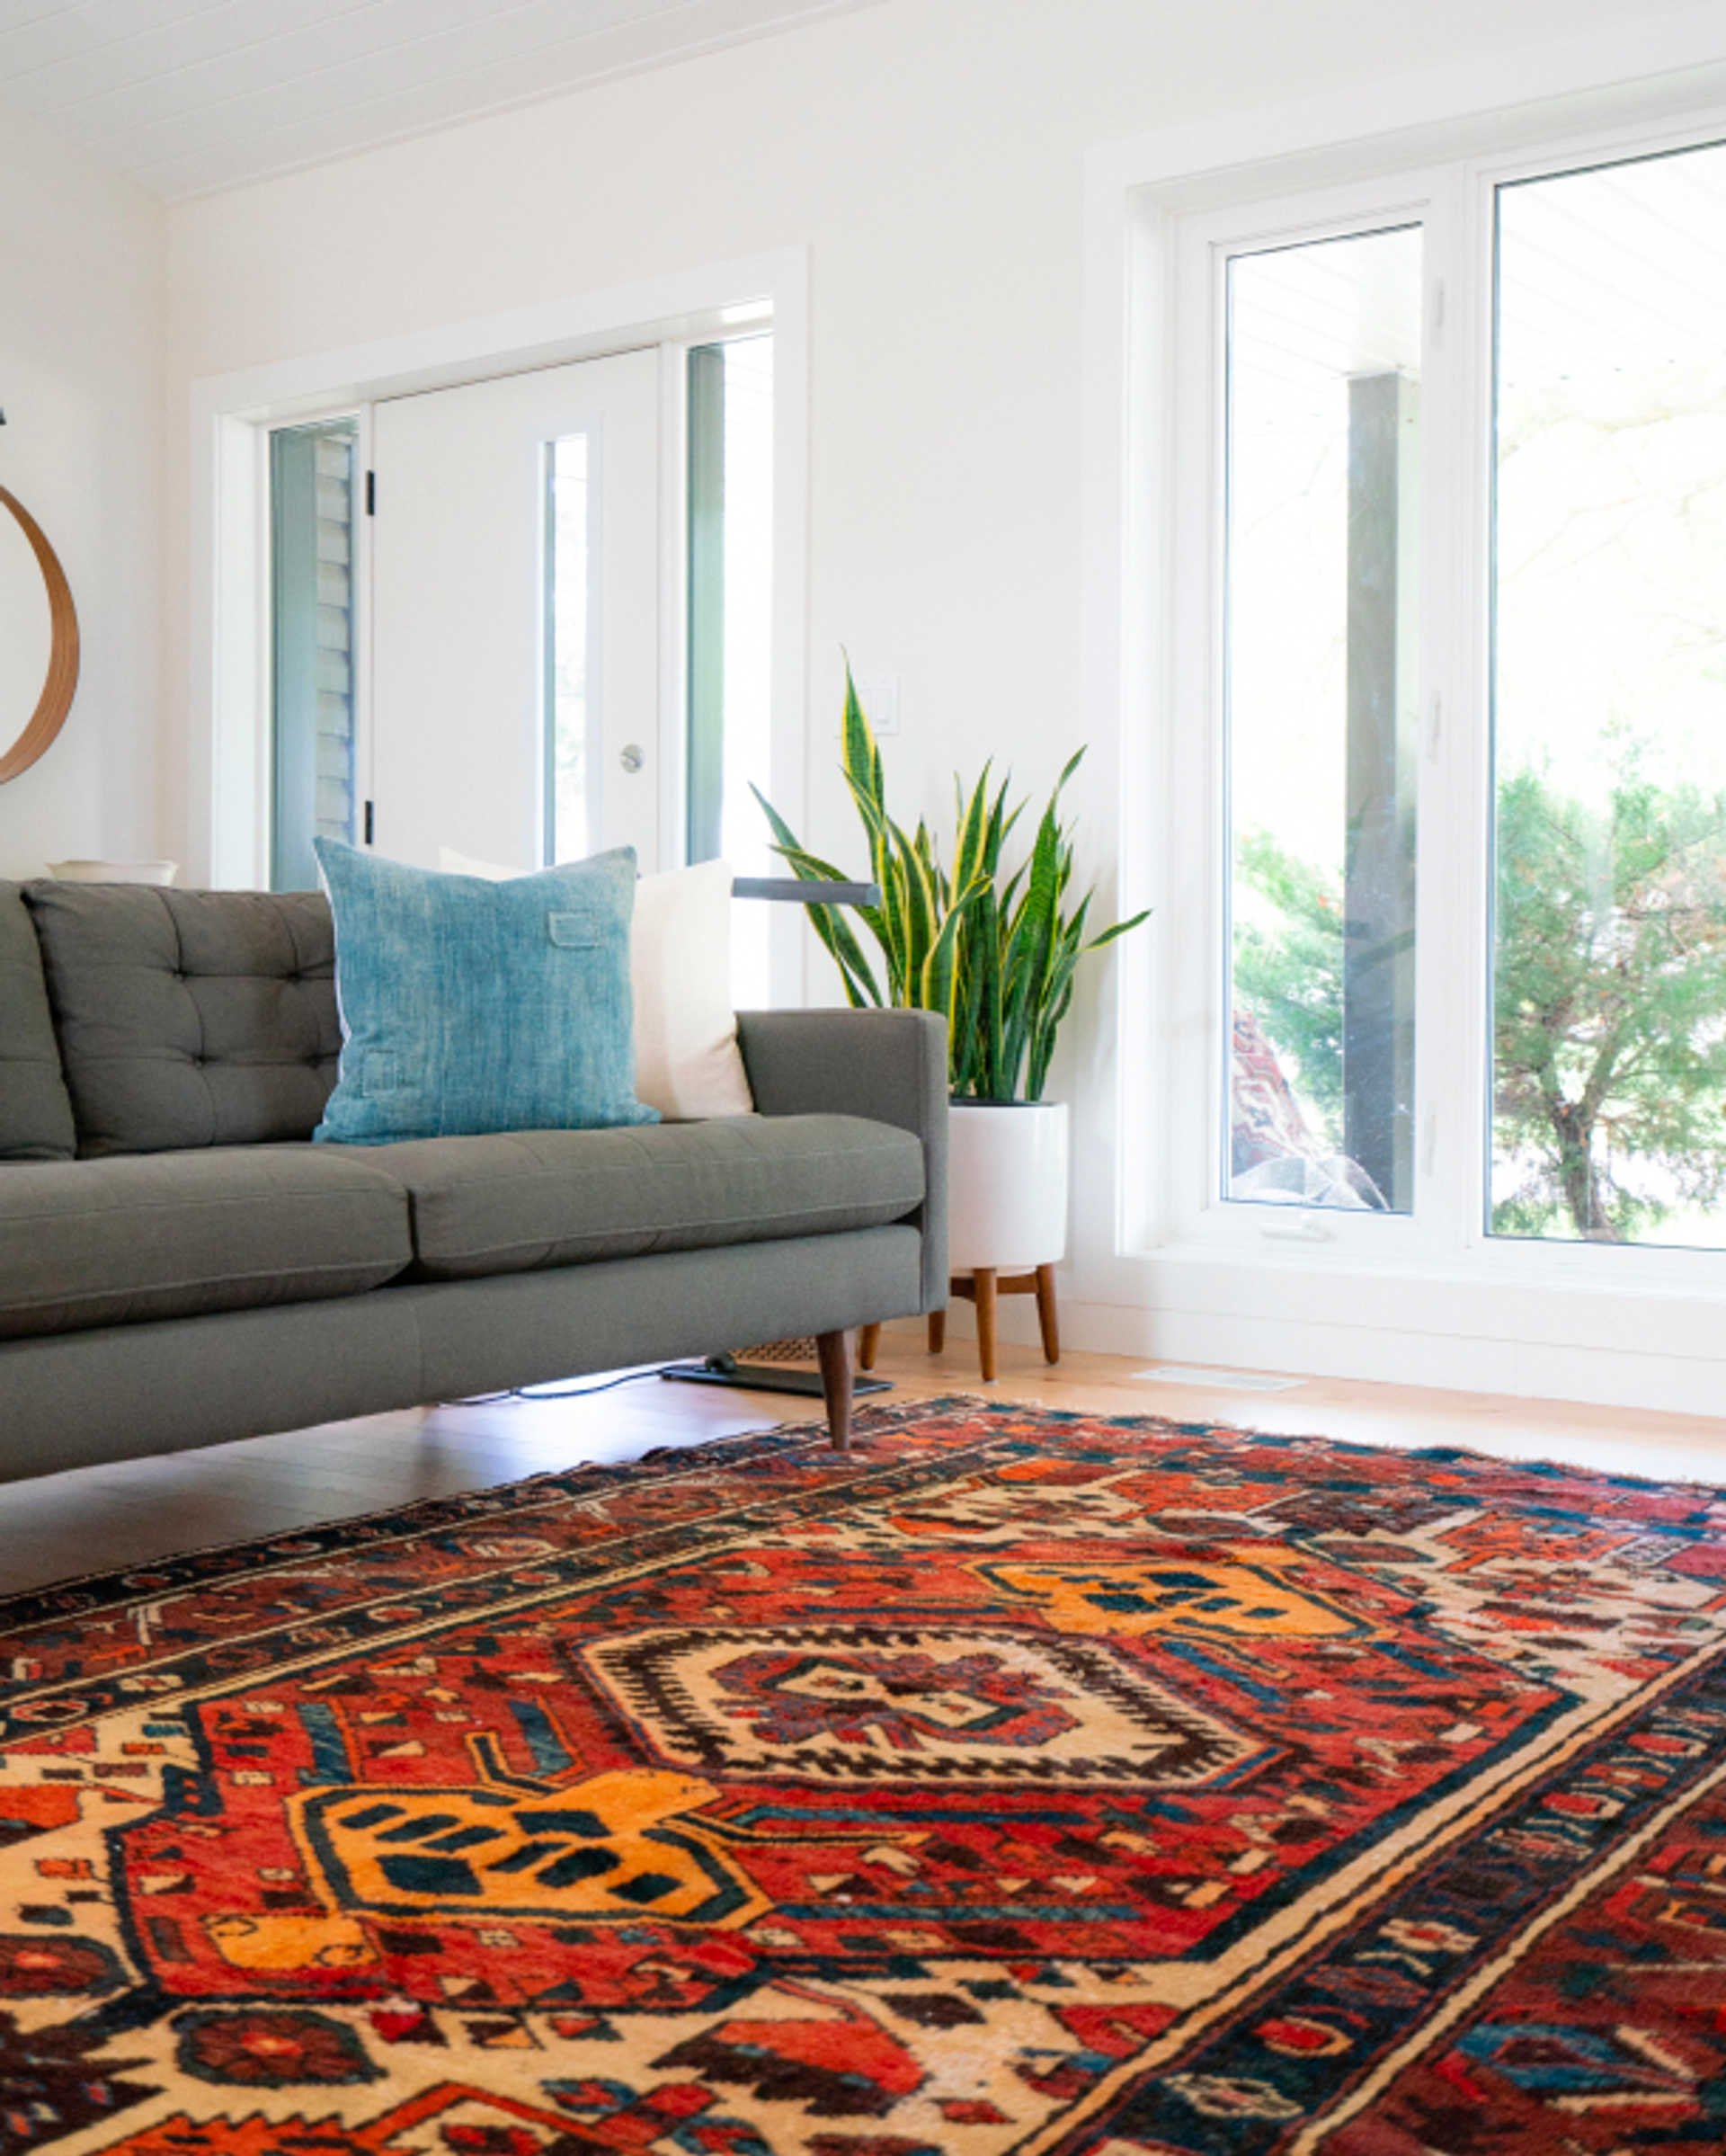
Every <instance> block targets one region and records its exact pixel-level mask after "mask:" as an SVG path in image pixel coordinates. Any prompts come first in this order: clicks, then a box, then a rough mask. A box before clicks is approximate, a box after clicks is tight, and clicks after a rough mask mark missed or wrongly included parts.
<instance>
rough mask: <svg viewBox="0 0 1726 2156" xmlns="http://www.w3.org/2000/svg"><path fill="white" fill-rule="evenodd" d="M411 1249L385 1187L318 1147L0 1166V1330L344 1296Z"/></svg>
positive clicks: (361, 1161) (15, 1332)
mask: <svg viewBox="0 0 1726 2156" xmlns="http://www.w3.org/2000/svg"><path fill="white" fill-rule="evenodd" d="M412 1256H413V1247H412V1243H411V1241H410V1238H409V1233H408V1213H407V1195H406V1193H405V1191H404V1190H403V1189H402V1188H401V1186H400V1184H399V1183H397V1182H396V1181H394V1180H392V1179H391V1178H390V1177H389V1176H388V1175H387V1174H385V1173H384V1172H383V1171H382V1170H381V1169H379V1168H378V1167H377V1166H376V1165H372V1164H369V1163H368V1161H367V1159H366V1158H365V1157H363V1156H360V1155H356V1154H350V1153H340V1152H337V1153H332V1152H329V1151H328V1150H326V1148H325V1147H324V1146H321V1145H320V1146H316V1147H314V1146H311V1145H280V1146H276V1145H241V1146H232V1147H212V1148H209V1149H207V1150H200V1151H198V1152H194V1153H184V1154H170V1155H164V1154H138V1155H135V1156H119V1157H116V1158H113V1159H109V1160H99V1161H66V1162H57V1161H44V1162H41V1163H18V1164H15V1165H11V1166H7V1167H5V1168H0V1339H12V1340H16V1339H20V1338H22V1337H23V1336H25V1335H27V1334H31V1333H42V1332H77V1331H81V1330H82V1329H84V1328H85V1327H87V1326H93V1325H111V1324H125V1323H132V1322H135V1321H138V1320H143V1319H148V1318H171V1317H192V1316H198V1315H200V1314H203V1313H204V1312H206V1311H217V1310H245V1309H253V1308H256V1307H258V1306H259V1305H263V1304H268V1303H305V1302H311V1301H314V1300H316V1299H317V1298H319V1297H323V1296H342V1295H352V1294H356V1293H358V1292H359V1291H360V1290H361V1289H363V1288H367V1287H378V1286H380V1285H381V1284H382V1283H383V1282H384V1281H386V1280H387V1279H390V1278H393V1276H394V1275H395V1274H396V1273H398V1272H400V1271H401V1270H403V1268H404V1267H405V1265H406V1264H407V1263H408V1261H409V1260H410V1259H411V1258H412Z"/></svg>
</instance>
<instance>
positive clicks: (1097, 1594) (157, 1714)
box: [0, 1401, 1726, 2156]
mask: <svg viewBox="0 0 1726 2156" xmlns="http://www.w3.org/2000/svg"><path fill="white" fill-rule="evenodd" d="M860 1434H861V1436H862V1438H863V1439H864V1440H865V1441H864V1442H863V1444H862V1446H861V1448H860V1449H859V1451H858V1452H857V1453H855V1454H854V1455H853V1456H852V1457H850V1458H836V1457H834V1456H833V1455H832V1453H831V1452H830V1451H829V1450H828V1449H827V1448H826V1445H825V1442H824V1439H823V1438H822V1437H821V1435H820V1433H819V1432H817V1431H814V1430H792V1431H786V1432H779V1433H777V1434H775V1435H772V1436H769V1437H763V1438H754V1439H737V1440H733V1441H730V1442H727V1443H725V1444H720V1445H714V1446H709V1447H707V1448H703V1449H701V1450H699V1451H696V1452H685V1453H681V1454H675V1455H672V1456H669V1457H661V1458H655V1459H653V1460H650V1461H647V1462H644V1463H642V1464H641V1465H639V1466H635V1467H630V1468H621V1469H618V1468H611V1469H599V1468H587V1469H580V1470H577V1471H575V1472H574V1473H571V1474H565V1475H559V1476H555V1477H549V1478H542V1479H539V1480H536V1481H532V1482H528V1483H519V1484H516V1485H514V1486H512V1487H511V1488H508V1489H504V1490H498V1491H492V1492H485V1493H484V1494H481V1495H476V1496H471V1497H465V1498H458V1499H454V1500H449V1501H441V1502H438V1503H434V1504H429V1505H423V1506H420V1507H417V1508H416V1509H414V1510H412V1511H409V1512H405V1513H402V1514H399V1515H396V1516H392V1517H387V1518H375V1519H363V1520H358V1521H351V1522H346V1523H343V1524H340V1525H337V1526H334V1527H330V1528H316V1529H313V1530H309V1531H307V1532H306V1533H304V1534H297V1535H294V1536H291V1537H284V1538H281V1539H278V1540H275V1541H271V1542H265V1543H258V1544H254V1545H251V1546H247V1547H244V1548H238V1549H232V1550H222V1551H217V1552H212V1553H205V1554H203V1555H196V1556H191V1557H187V1558H183V1559H175V1560H172V1561H169V1562H166V1563H164V1564H159V1565H156V1566H152V1567H150V1568H148V1569H147V1570H141V1571H135V1572H127V1573H123V1574H117V1575H114V1576H111V1577H104V1578H99V1579H93V1580H87V1581H79V1582H76V1583H75V1584H70V1585H67V1586H65V1587H61V1588H57V1589H55V1590H50V1591H48V1592H45V1593H42V1594H39V1595H32V1596H25V1597H22V1598H18V1599H14V1600H13V1601H11V1602H9V1603H5V1604H0V1633H3V1634H4V1641H3V1642H0V1670H3V1671H4V1688H3V1690H0V1697H3V1699H4V1714H3V1715H0V1724H3V1727H0V1746H3V1747H4V1771H3V1775H0V2152H3V2156H14V2152H32V2156H33V2152H38V2151H52V2152H53V2156H85V2152H97V2151H100V2152H102V2156H193V2152H218V2156H336V2152H343V2156H345V2152H366V2156H599V2152H634V2156H1008V2152H1013V2156H1033V2152H1038V2156H1056V2152H1063V2156H1081V2152H1082V2156H1149V2152H1155V2156H1197V2152H1206V2156H1208V2152H1228V2156H1260V2152H1262V2156H1271V2152H1278V2156H1310V2152H1320V2151H1323V2152H1327V2156H1464V2152H1466V2156H1513V2152H1514V2156H1608V2152H1610V2156H1630V2152H1643V2151H1647V2152H1655V2151H1659V2152H1660V2156H1703V2152H1718V2151H1720V2150H1721V2149H1722V2147H1726V1498H1722V1496H1721V1495H1719V1494H1718V1493H1715V1492H1709V1491H1706V1490H1701V1489H1696V1488H1691V1487H1663V1486H1660V1485H1657V1484H1653V1483H1640V1482H1633V1481H1630V1480H1617V1479H1609V1478H1605V1477H1600V1476H1596V1475H1590V1474H1582V1473H1579V1472H1575V1471H1570V1470H1567V1469H1562V1468H1556V1467H1542V1466H1505V1465H1502V1464H1499V1463H1496V1462H1492V1461H1489V1460H1484V1459H1481V1458H1478V1457H1471V1456H1468V1455H1465V1454H1461V1453H1455V1452H1448V1451H1439V1452H1432V1451H1428V1452H1425V1453H1419V1454H1413V1455H1401V1454H1397V1453H1390V1452H1376V1451H1370V1450H1366V1449H1363V1448H1352V1447H1348V1446H1339V1445H1334V1444H1330V1443H1327V1442H1324V1441H1322V1440H1320V1439H1303V1438H1285V1437H1265V1436H1254V1435H1251V1434H1249V1433H1246V1432H1242V1431H1239V1430H1229V1429H1211V1428H1201V1427H1195V1426H1180V1425H1177V1424H1170V1423H1167V1422H1161V1421H1151V1420H1131V1421H1103V1420H1097V1419H1090V1418H1082V1417H1076V1416H1063V1415H1052V1414H1045V1413H1037V1412H1030V1411H1028V1410H1023V1409H1018V1408H1013V1407H986V1406H983V1405H980V1404H978V1403H975V1402H970V1401H948V1402H943V1403H937V1404H935V1405H933V1406H921V1407H915V1408H911V1409H905V1410H900V1411H887V1412H876V1413H874V1414H872V1415H867V1416H865V1417H863V1418H862V1425H861V1433H860Z"/></svg>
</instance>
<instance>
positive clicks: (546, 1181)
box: [370, 1116, 923, 1280]
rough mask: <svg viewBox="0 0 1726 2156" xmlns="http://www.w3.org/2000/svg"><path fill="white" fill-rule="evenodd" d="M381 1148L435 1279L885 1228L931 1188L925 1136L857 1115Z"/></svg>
mask: <svg viewBox="0 0 1726 2156" xmlns="http://www.w3.org/2000/svg"><path fill="white" fill-rule="evenodd" d="M370 1157H372V1158H373V1159H375V1160H378V1161H379V1162H380V1163H382V1164H383V1165H384V1166H386V1167H387V1169H388V1170H389V1172H390V1173H391V1174H392V1175H393V1176H395V1177H396V1180H398V1181H400V1182H402V1183H405V1185H406V1187H407V1189H408V1191H409V1194H410V1196H411V1198H412V1199H413V1207H414V1253H415V1264H414V1275H415V1277H416V1278H421V1279H433V1280H461V1279H472V1278H477V1277H479V1276H481V1275H484V1274H488V1273H503V1272H528V1271H531V1270H533V1269H534V1268H535V1267H538V1266H549V1265H578V1264H582V1263H584V1262H586V1261H591V1260H594V1259H601V1258H629V1257H635V1256H637V1255H638V1254H640V1253H642V1252H649V1251H682V1250H702V1249H707V1248H710V1247H711V1246H713V1245H715V1244H718V1243H764V1242H770V1241H772V1240H774V1239H775V1238H778V1237H781V1236H787V1235H820V1234H840V1233H841V1232H843V1231H845V1230H847V1229H852V1228H867V1227H879V1226H883V1225H885V1224H886V1223H887V1222H889V1221H894V1220H903V1218H904V1217H905V1216H906V1215H907V1214H909V1213H912V1212H914V1211H915V1210H916V1208H917V1207H918V1206H919V1205H920V1204H921V1201H922V1196H923V1151H922V1146H921V1143H920V1142H919V1141H918V1139H917V1138H915V1137H914V1136H912V1134H911V1133H910V1132H909V1131H904V1130H898V1129H895V1128H894V1127H892V1126H891V1125H889V1124H885V1123H872V1122H866V1121H865V1120H864V1119H863V1118H861V1117H859V1116H725V1117H720V1118H716V1119H715V1120H713V1121H711V1122H705V1123H661V1124H655V1125H641V1126H637V1127H634V1128H624V1129H618V1130H527V1131H512V1132H509V1133H507V1134H499V1135H497V1136H482V1137H451V1138H413V1139H408V1140H406V1141H405V1142H404V1143H403V1144H401V1145H391V1146H389V1147H387V1149H386V1150H385V1151H383V1152H382V1153H380V1154H372V1155H371V1156H370Z"/></svg>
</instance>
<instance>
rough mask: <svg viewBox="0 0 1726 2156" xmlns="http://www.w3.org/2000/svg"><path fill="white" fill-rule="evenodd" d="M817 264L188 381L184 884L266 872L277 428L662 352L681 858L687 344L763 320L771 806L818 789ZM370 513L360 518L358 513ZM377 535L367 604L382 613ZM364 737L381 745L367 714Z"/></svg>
mask: <svg viewBox="0 0 1726 2156" xmlns="http://www.w3.org/2000/svg"><path fill="white" fill-rule="evenodd" d="M808 307H809V265H808V251H807V249H806V248H805V247H802V246H792V247H784V248H779V249H776V250H774V251H772V252H770V253H768V254H759V255H751V256H745V257H742V258H739V259H737V260H734V261H729V262H720V263H711V264H708V265H707V266H705V267H702V268H698V269H695V270H690V271H686V272H676V273H673V274H671V275H667V276H664V277H661V278H655V279H653V280H651V281H646V282H645V283H642V284H636V285H628V286H621V287H618V288H615V289H612V290H604V291H599V292H592V293H584V294H581V295H579V296H575V297H572V298H565V299H558V300H550V301H547V302H545V303H543V304H541V305H538V306H535V307H523V308H520V309H515V310H512V311H511V312H509V313H506V314H501V315H493V316H481V317H477V318H476V319H472V320H468V321H463V322H456V323H449V324H443V325H436V326H433V327H431V328H427V329H423V330H416V331H411V332H408V333H406V334H403V335H400V336H396V337H388V338H383V339H379V340H378V341H377V342H375V343H368V344H361V345H354V346H348V347H345V348H342V349H339V350H336V351H332V352H318V353H313V354H310V355H307V356H306V357H304V358H298V359H293V360H287V361H279V362H275V363H272V364H270V365H266V366H262V367H255V368H248V369H245V370H242V371H239V372H236V373H233V374H226V375H220V376H213V377H208V378H205V379H201V380H199V381H196V382H194V383H193V384H192V386H191V668H190V673H191V681H190V703H191V736H190V743H189V752H190V753H189V759H188V762H189V772H188V778H189V792H190V816H189V824H190V830H191V837H192V845H191V848H190V849H189V854H190V858H189V860H188V863H187V876H186V879H187V881H188V882H192V883H203V884H208V885H210V886H215V887H219V888H238V889H249V888H255V887H258V886H262V885H263V884H264V883H266V882H267V881H268V877H269V858H270V856H269V795H270V771H271V765H270V750H271V734H270V676H269V552H268V537H267V534H268V529H269V519H268V434H269V432H270V430H271V429H272V428H274V427H277V426H281V425H286V424H290V423H306V422H308V421H311V420H316V419H323V418H325V417H333V416H335V415H337V414H344V413H351V412H354V411H356V410H358V411H362V412H363V411H368V410H369V406H370V405H372V404H373V403H375V402H377V401H378V400H379V399H381V398H384V397H387V396H399V395H402V394H404V393H407V392H411V391H415V390H424V389H436V388H453V387H455V386H457V385H458V384H461V383H466V382H471V381H479V380H484V379H488V378H490V377H494V376H497V375H503V374H509V373H513V372H519V371H522V370H527V369H529V368H538V367H550V366H556V365H559V364H562V363H563V362H565V361H574V360H585V359H595V358H600V357H601V356H603V355H605V354H607V353H609V352H622V351H628V350H635V349H638V348H639V347H641V346H642V345H644V344H650V345H654V346H657V347H658V348H659V351H660V354H661V379H662V396H661V400H660V401H661V413H662V439H661V458H660V464H661V486H662V488H663V514H662V518H661V529H662V531H663V535H664V537H663V549H664V551H663V559H662V563H661V575H660V583H661V590H662V593H663V594H665V595H666V600H667V602H666V603H663V604H662V607H661V623H662V628H661V636H662V648H661V653H660V682H661V709H660V714H659V731H660V740H661V744H662V746H663V745H666V744H675V745H676V750H677V753H674V754H670V755H666V754H662V755H661V756H660V758H659V760H658V763H659V769H660V771H661V772H662V774H663V778H662V786H661V798H660V805H659V814H660V824H661V832H662V842H663V852H662V858H663V860H665V862H666V863H667V865H672V864H673V863H675V862H676V861H679V860H681V859H682V858H683V843H684V840H683V799H682V784H681V775H682V768H683V765H682V754H681V739H682V734H683V728H684V719H685V668H684V651H683V619H682V611H683V610H682V605H681V593H682V592H683V588H684V583H683V564H684V532H683V520H682V515H681V505H682V501H683V487H684V463H685V441H684V411H683V396H682V385H683V375H684V364H685V354H686V353H687V351H688V349H689V347H690V345H691V344H695V343H711V342H713V341H715V340H716V339H717V338H722V337H725V336H727V335H730V334H742V333H743V331H744V330H745V329H746V328H749V327H762V328H765V327H771V329H772V331H773V334H774V340H775V347H774V362H775V383H774V407H773V460H774V462H773V532H774V550H773V631H772V635H773V648H772V769H771V771H770V774H769V783H770V788H771V795H772V797H773V798H774V799H775V800H778V801H782V802H785V803H788V804H790V805H791V806H792V807H793V808H795V807H796V805H797V804H799V803H803V802H805V788H806V778H805V735H806V726H805V714H806V702H807V692H806V682H807V665H806V652H805V641H806V614H807V607H806V592H807V575H808V569H807V489H808V404H809V390H808V355H809V319H808ZM360 521H361V523H362V524H363V523H364V522H365V520H364V519H361V520H360ZM369 538H370V534H369V530H367V531H365V532H364V533H362V537H361V550H362V562H361V565H360V568H361V576H360V589H361V599H360V604H361V606H362V607H363V608H369ZM366 724H367V729H368V730H367V733H366V735H365V736H364V740H365V751H364V753H366V754H368V755H369V709H368V711H367V715H366ZM771 911H772V912H773V913H774V914H775V915H776V916H783V918H777V917H776V918H775V920H774V921H773V922H772V923H771V932H772V938H773V944H772V953H771V961H770V964H771V977H772V983H773V998H774V1001H775V1002H778V1003H786V1004H795V1003H797V1002H802V1001H803V997H804V980H803V969H804V966H805V958H806V955H807V954H806V951H805V938H804V937H803V935H802V933H801V931H802V925H803V924H802V920H801V916H800V915H799V916H797V917H796V918H792V917H791V916H792V915H793V913H794V909H792V908H790V907H785V906H780V907H775V908H772V909H771Z"/></svg>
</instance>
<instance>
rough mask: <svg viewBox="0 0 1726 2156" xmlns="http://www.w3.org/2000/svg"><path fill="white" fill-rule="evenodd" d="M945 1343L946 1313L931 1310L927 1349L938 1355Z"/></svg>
mask: <svg viewBox="0 0 1726 2156" xmlns="http://www.w3.org/2000/svg"><path fill="white" fill-rule="evenodd" d="M946 1345H947V1313H946V1311H945V1310H931V1311H930V1314H929V1351H930V1354H931V1355H939V1353H940V1352H941V1350H942V1349H943V1348H945V1347H946Z"/></svg>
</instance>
